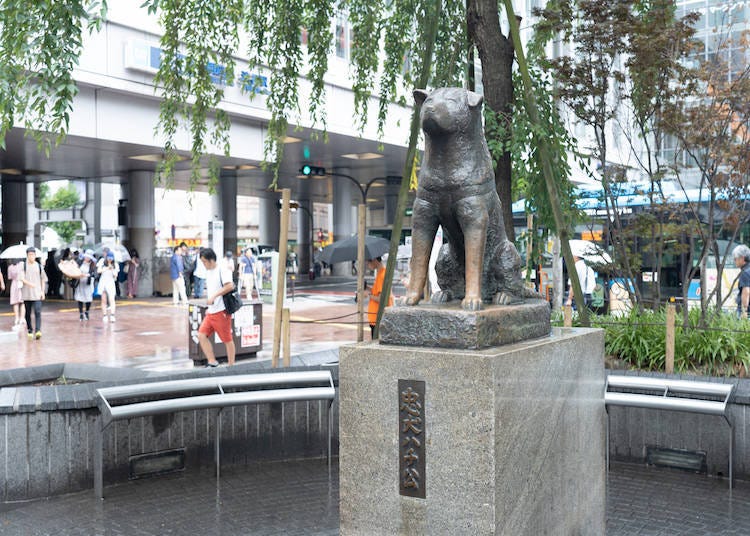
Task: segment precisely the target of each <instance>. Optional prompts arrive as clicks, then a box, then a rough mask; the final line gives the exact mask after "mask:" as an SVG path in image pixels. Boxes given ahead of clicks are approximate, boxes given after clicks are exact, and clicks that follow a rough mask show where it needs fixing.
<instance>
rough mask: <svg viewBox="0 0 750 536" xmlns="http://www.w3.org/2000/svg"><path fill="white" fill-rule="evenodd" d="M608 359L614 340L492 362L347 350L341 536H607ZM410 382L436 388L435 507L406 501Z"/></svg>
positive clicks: (428, 402)
mask: <svg viewBox="0 0 750 536" xmlns="http://www.w3.org/2000/svg"><path fill="white" fill-rule="evenodd" d="M603 353H604V335H603V332H602V331H601V330H593V329H561V328H554V329H553V330H552V335H551V336H549V337H544V338H542V339H537V340H532V341H526V342H522V343H516V344H513V345H507V346H502V347H498V348H490V349H487V350H479V351H470V350H449V349H439V348H415V347H406V346H390V345H381V344H378V343H377V342H370V343H362V344H358V345H354V346H345V347H342V348H341V349H340V356H339V359H340V365H339V367H340V368H339V371H340V382H339V383H340V490H341V508H340V511H341V534H342V535H360V534H361V535H368V536H372V535H376V534H450V535H457V534H467V535H472V536H473V535H477V534H499V535H508V536H522V535H529V536H538V535H543V534H548V535H555V536H557V535H560V536H566V535H571V536H572V535H591V536H601V535H602V534H604V533H605V452H604V447H605V445H604V424H605V420H604V419H605V413H604V400H603V392H604V360H603ZM399 380H414V381H417V382H419V381H421V382H424V396H423V398H419V401H421V402H422V404H421V406H419V408H418V410H419V412H418V418H419V419H421V420H420V421H411V422H412V424H413V423H414V422H416V423H417V424H418V425H419V429H420V430H421V431H422V432H423V433H422V434H421V435H419V436H417V437H418V438H419V439H420V440H421V441H422V442H423V443H424V451H423V452H419V453H418V454H419V456H420V458H421V461H423V462H424V468H423V469H422V471H423V472H422V473H420V474H419V483H420V484H421V486H422V491H424V496H425V498H418V497H414V496H404V495H402V494H401V493H400V490H401V489H402V486H403V485H404V479H403V478H402V477H403V476H404V474H403V472H402V470H401V469H400V466H399V463H400V462H401V468H403V467H404V463H405V462H404V453H403V452H402V453H400V452H399V443H400V442H403V441H404V431H405V430H407V429H408V428H409V426H408V423H406V422H405V421H404V417H405V415H408V413H405V412H404V411H405V410H407V411H408V407H404V405H403V402H404V396H403V394H402V392H400V390H399ZM403 388H404V387H403V384H402V389H403ZM414 400H415V399H414V398H411V401H412V402H413V401H414ZM400 406H402V407H401V408H400ZM407 406H408V405H407ZM400 409H401V412H400V411H399V410H400ZM415 429H417V427H414V428H412V430H411V431H414V430H415ZM407 431H408V430H407ZM414 443H415V444H416V442H414ZM413 458H414V452H412V453H410V454H408V460H406V461H407V462H408V463H409V464H411V463H412V462H413ZM412 491H413V490H412Z"/></svg>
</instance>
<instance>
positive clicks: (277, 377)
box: [97, 370, 332, 402]
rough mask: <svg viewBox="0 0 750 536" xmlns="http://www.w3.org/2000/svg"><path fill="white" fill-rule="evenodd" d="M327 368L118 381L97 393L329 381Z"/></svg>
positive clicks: (116, 395) (118, 395)
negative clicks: (139, 382) (182, 378)
mask: <svg viewBox="0 0 750 536" xmlns="http://www.w3.org/2000/svg"><path fill="white" fill-rule="evenodd" d="M331 381H332V380H331V373H330V371H327V370H323V371H317V370H315V371H301V372H279V373H267V374H239V375H236V376H217V377H211V378H191V379H188V380H168V381H163V382H151V383H141V384H134V385H121V386H116V387H103V388H101V389H97V392H98V393H99V395H100V396H101V397H102V398H104V399H105V400H107V401H108V402H112V401H115V400H118V399H122V398H133V397H139V396H148V395H156V394H170V393H175V394H177V393H184V392H189V391H197V390H208V389H216V390H218V389H219V387H220V386H221V388H234V387H243V386H246V387H258V386H261V385H281V384H298V383H312V382H326V383H331Z"/></svg>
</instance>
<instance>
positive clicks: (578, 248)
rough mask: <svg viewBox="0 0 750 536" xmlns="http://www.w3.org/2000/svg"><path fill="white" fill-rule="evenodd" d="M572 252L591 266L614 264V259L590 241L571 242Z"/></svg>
mask: <svg viewBox="0 0 750 536" xmlns="http://www.w3.org/2000/svg"><path fill="white" fill-rule="evenodd" d="M569 243H570V250H571V252H572V253H573V255H575V256H576V257H580V258H582V259H583V260H584V261H586V262H587V263H589V264H612V257H610V256H609V253H607V252H606V251H604V249H602V248H601V247H599V246H597V245H596V244H594V243H593V242H589V241H588V240H569Z"/></svg>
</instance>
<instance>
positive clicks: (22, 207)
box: [2, 175, 29, 248]
mask: <svg viewBox="0 0 750 536" xmlns="http://www.w3.org/2000/svg"><path fill="white" fill-rule="evenodd" d="M27 191H28V187H27V185H26V180H25V179H24V178H22V177H16V176H12V175H3V176H2V222H3V248H6V247H8V246H12V245H14V244H18V243H20V242H24V243H27V244H28V243H29V240H28V235H29V222H28V210H27V198H28V195H27Z"/></svg>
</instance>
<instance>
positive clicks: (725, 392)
mask: <svg viewBox="0 0 750 536" xmlns="http://www.w3.org/2000/svg"><path fill="white" fill-rule="evenodd" d="M733 392H734V384H732V383H711V382H694V381H687V380H667V379H661V378H644V377H640V376H618V375H614V374H610V375H608V376H607V383H606V387H605V392H604V407H605V409H606V410H607V432H606V452H607V470H609V407H610V406H625V407H633V408H646V409H661V410H668V411H684V412H688V413H700V414H703V415H716V416H720V417H723V418H724V420H725V421H726V422H727V424H728V425H729V489H732V481H733V471H734V459H733V451H734V427H733V426H732V421H730V420H729V417H728V416H727V406H728V404H729V400H730V398H731V397H732V394H733ZM696 397H702V398H696ZM710 397H713V399H711V398H710Z"/></svg>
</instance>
